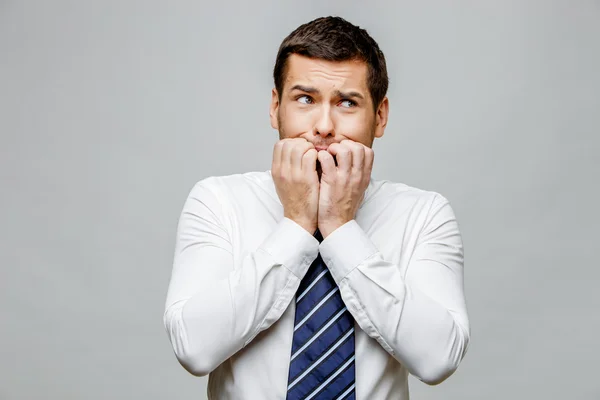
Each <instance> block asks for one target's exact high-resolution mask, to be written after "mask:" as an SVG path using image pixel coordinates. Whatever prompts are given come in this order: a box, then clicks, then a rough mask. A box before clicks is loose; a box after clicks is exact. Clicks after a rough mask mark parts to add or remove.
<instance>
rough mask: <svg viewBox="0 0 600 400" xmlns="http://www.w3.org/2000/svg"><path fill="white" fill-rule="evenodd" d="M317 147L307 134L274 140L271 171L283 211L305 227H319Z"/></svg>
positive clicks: (307, 228) (311, 230)
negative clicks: (300, 136)
mask: <svg viewBox="0 0 600 400" xmlns="http://www.w3.org/2000/svg"><path fill="white" fill-rule="evenodd" d="M316 167H317V150H316V149H315V146H314V145H313V144H312V143H311V142H309V141H308V140H306V139H304V138H293V139H289V138H287V139H282V140H280V141H278V142H277V143H275V147H274V149H273V164H272V166H271V175H272V176H273V182H274V183H275V189H276V190H277V195H278V196H279V199H280V200H281V204H282V205H283V215H284V217H287V218H289V219H291V220H293V221H295V222H296V223H297V224H298V225H300V226H302V227H303V228H304V229H306V230H307V231H308V232H309V233H310V234H311V235H312V234H314V233H315V231H316V230H317V211H318V207H319V177H318V176H317V169H316Z"/></svg>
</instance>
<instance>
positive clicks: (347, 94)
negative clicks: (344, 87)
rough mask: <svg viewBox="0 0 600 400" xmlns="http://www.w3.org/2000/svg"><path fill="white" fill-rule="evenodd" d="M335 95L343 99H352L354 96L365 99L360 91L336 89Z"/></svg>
mask: <svg viewBox="0 0 600 400" xmlns="http://www.w3.org/2000/svg"><path fill="white" fill-rule="evenodd" d="M333 95H334V96H336V97H341V98H342V99H350V98H352V97H355V98H358V99H361V100H364V99H365V98H364V96H363V95H362V94H360V93H358V92H341V91H339V90H336V91H334V92H333Z"/></svg>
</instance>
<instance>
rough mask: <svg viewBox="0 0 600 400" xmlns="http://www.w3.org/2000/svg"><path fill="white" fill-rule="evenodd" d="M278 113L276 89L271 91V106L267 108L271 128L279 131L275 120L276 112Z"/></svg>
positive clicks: (277, 122)
mask: <svg viewBox="0 0 600 400" xmlns="http://www.w3.org/2000/svg"><path fill="white" fill-rule="evenodd" d="M278 111H279V95H278V94H277V89H276V88H273V90H271V106H270V107H269V116H270V117H271V127H272V128H273V129H277V130H279V121H278V119H277V112H278Z"/></svg>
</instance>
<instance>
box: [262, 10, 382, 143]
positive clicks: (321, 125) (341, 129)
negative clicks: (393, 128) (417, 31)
mask: <svg viewBox="0 0 600 400" xmlns="http://www.w3.org/2000/svg"><path fill="white" fill-rule="evenodd" d="M273 78H274V81H275V88H274V89H273V92H272V98H271V108H270V116H271V126H272V127H273V128H274V129H277V130H278V131H279V137H280V139H283V138H294V137H303V138H305V139H306V140H308V141H310V142H311V143H313V144H314V145H315V146H316V147H317V149H318V150H319V149H325V148H327V147H328V146H329V145H330V144H331V143H335V142H340V141H342V140H343V139H350V140H353V141H356V142H360V143H362V144H364V145H365V146H368V147H372V144H373V140H374V138H375V137H381V136H383V132H384V129H385V126H386V124H387V117H388V110H389V106H388V99H387V97H386V93H387V88H388V76H387V69H386V64H385V57H384V55H383V53H382V52H381V50H379V46H378V45H377V43H376V42H375V41H374V40H373V38H371V36H369V34H368V33H367V31H365V30H364V29H361V28H359V27H358V26H355V25H353V24H351V23H349V22H348V21H346V20H344V19H342V18H339V17H324V18H317V19H315V20H313V21H311V22H308V23H306V24H304V25H301V26H299V27H298V28H297V29H296V30H294V31H293V32H292V33H290V34H289V36H287V37H286V38H285V39H284V40H283V42H282V43H281V46H280V47H279V51H278V53H277V58H276V61H275V67H274V70H273Z"/></svg>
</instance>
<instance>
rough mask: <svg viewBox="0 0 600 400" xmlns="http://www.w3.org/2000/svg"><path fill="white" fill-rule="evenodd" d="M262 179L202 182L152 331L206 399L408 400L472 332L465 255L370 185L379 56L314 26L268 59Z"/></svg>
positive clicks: (418, 199) (448, 212)
mask: <svg viewBox="0 0 600 400" xmlns="http://www.w3.org/2000/svg"><path fill="white" fill-rule="evenodd" d="M274 81H275V88H274V89H273V91H272V101H271V108H270V117H271V124H272V126H273V128H275V129H277V130H278V131H279V138H280V140H279V141H278V142H277V143H276V144H275V146H274V151H273V160H272V167H271V170H268V171H264V172H249V173H245V174H236V175H230V176H222V177H208V178H205V179H203V180H201V181H200V182H198V183H197V184H196V185H195V186H194V187H193V189H192V190H191V192H190V194H189V196H188V198H187V201H186V202H185V204H184V207H183V211H182V213H181V217H180V221H179V226H178V230H177V240H176V248H175V259H174V265H173V272H172V278H171V282H170V286H169V290H168V294H167V300H166V310H165V314H164V324H165V327H166V330H167V333H168V336H169V339H170V341H171V343H172V345H173V349H174V352H175V354H176V356H177V358H178V360H179V362H180V363H181V364H182V365H183V366H184V367H185V368H186V369H187V370H188V371H189V372H190V373H192V374H194V375H197V376H203V375H206V374H210V375H209V381H208V397H209V398H210V399H238V400H239V399H252V400H254V399H359V400H366V399H403V400H404V399H408V398H409V395H408V384H407V378H408V373H412V374H413V375H414V376H416V377H417V378H419V379H420V380H422V381H423V382H426V383H428V384H432V385H434V384H438V383H440V382H442V381H443V380H445V379H446V378H447V377H448V376H450V375H451V374H452V373H453V372H454V371H455V370H456V368H457V367H458V365H459V363H460V361H461V360H462V358H463V356H464V355H465V352H466V350H467V347H468V343H469V337H470V328H469V321H468V317H467V310H466V305H465V297H464V293H463V246H462V240H461V235H460V233H459V230H458V225H457V222H456V219H455V216H454V213H453V210H452V208H451V207H450V204H449V202H448V200H447V199H446V198H444V197H443V196H442V195H440V194H438V193H436V192H431V191H425V190H420V189H417V188H414V187H410V186H408V185H405V184H401V183H393V182H389V181H385V180H382V181H376V180H373V179H371V170H372V165H373V150H372V149H371V146H372V144H373V141H374V139H375V138H380V137H382V136H383V133H384V129H385V126H386V123H387V119H388V99H387V97H386V96H385V95H386V92H387V86H388V77H387V71H386V65H385V58H384V56H383V53H382V52H381V51H380V50H379V47H378V45H377V43H376V42H375V41H374V40H373V39H372V38H371V37H370V36H369V35H368V34H367V32H366V31H365V30H363V29H360V28H359V27H357V26H354V25H352V24H350V23H349V22H347V21H345V20H344V19H342V18H337V17H328V18H318V19H316V20H314V21H312V22H309V23H307V24H304V25H302V26H300V27H299V28H297V29H296V30H295V31H294V32H292V33H291V34H290V35H289V36H288V37H287V38H285V40H284V41H283V43H282V44H281V46H280V48H279V52H278V55H277V59H276V63H275V68H274Z"/></svg>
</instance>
